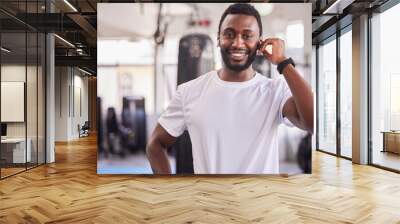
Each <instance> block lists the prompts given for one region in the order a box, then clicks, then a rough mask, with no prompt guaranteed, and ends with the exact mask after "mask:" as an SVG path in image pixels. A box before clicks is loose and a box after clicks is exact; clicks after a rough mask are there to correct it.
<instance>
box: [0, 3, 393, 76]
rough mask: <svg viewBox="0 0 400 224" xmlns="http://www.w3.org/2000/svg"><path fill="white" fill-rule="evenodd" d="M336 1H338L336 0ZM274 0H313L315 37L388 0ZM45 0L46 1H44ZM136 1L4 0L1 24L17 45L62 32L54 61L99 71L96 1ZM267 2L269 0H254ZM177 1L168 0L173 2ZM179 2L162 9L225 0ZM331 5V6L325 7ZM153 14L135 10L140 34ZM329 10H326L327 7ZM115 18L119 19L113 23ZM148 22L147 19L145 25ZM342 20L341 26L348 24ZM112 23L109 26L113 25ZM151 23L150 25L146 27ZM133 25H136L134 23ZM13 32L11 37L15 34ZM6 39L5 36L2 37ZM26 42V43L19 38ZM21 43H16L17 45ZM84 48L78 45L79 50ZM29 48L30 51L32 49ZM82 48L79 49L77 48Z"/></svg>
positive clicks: (205, 9)
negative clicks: (26, 34) (29, 36)
mask: <svg viewBox="0 0 400 224" xmlns="http://www.w3.org/2000/svg"><path fill="white" fill-rule="evenodd" d="M336 1H338V2H339V4H336V3H335V2H336ZM336 1H335V0H303V1H301V0H286V1H284V0H270V1H267V2H270V3H287V2H291V3H312V14H313V15H312V38H313V43H314V44H315V43H317V42H318V41H320V40H321V39H323V38H325V37H327V36H329V35H331V34H332V33H333V32H335V29H336V27H335V26H337V21H338V20H343V21H346V19H347V21H348V22H347V23H351V18H352V17H353V16H357V15H358V14H360V13H362V12H365V11H367V10H372V9H374V8H376V7H378V6H380V5H382V4H384V3H385V2H387V1H388V0H336ZM46 2H47V5H46ZM128 2H129V3H132V2H136V3H137V4H145V3H144V2H151V1H140V0H136V1H128V0H125V1H123V0H122V1H121V0H120V1H115V0H68V1H64V0H47V1H45V0H38V1H36V0H35V1H18V0H1V1H0V22H1V30H2V32H4V33H14V34H8V35H7V37H6V38H11V39H12V40H14V41H15V44H16V45H18V41H21V40H20V39H21V38H19V37H17V36H18V32H21V31H22V30H25V28H28V29H30V30H36V31H39V32H54V33H56V34H58V36H60V37H61V38H63V39H64V40H67V41H68V42H70V43H72V44H73V45H74V47H72V46H71V45H70V44H67V43H66V42H65V41H63V40H62V39H60V38H56V40H55V45H56V51H55V52H56V65H69V66H81V67H85V68H87V69H89V70H91V71H93V72H95V71H96V67H97V65H96V58H97V50H96V42H97V34H99V35H100V36H101V35H102V31H98V30H97V13H98V10H97V7H98V5H97V3H128ZM253 2H265V1H253ZM172 4H174V3H170V5H172ZM180 5H181V6H179V7H178V6H177V5H176V6H173V7H170V8H169V9H168V7H164V9H163V14H169V15H171V16H172V17H182V16H190V14H193V13H192V12H193V11H196V12H197V13H199V14H207V13H208V14H212V13H215V12H219V13H220V12H221V11H222V10H223V8H226V6H227V3H219V4H218V5H217V4H208V3H207V4H199V3H184V4H180ZM327 9H329V10H327ZM50 11H51V13H50ZM150 11H151V12H149V13H151V14H153V15H154V16H153V20H152V21H146V20H140V19H141V18H140V13H141V12H140V11H138V12H136V14H137V19H138V20H137V21H136V22H138V24H139V25H140V26H141V29H142V32H141V33H134V34H136V35H139V34H140V35H147V36H151V35H153V34H154V31H155V30H156V26H155V25H154V24H156V18H157V14H158V4H154V7H153V8H152V9H151V10H150ZM324 12H325V13H324ZM112 19H115V21H120V23H124V22H125V23H134V22H135V21H124V18H119V17H118V16H114V17H113V18H112ZM114 24H115V23H114ZM146 24H148V25H147V26H146ZM345 25H346V22H342V23H341V26H345ZM110 27H111V28H112V29H113V31H114V32H116V33H118V32H119V30H118V26H110ZM111 28H110V29H111ZM146 28H147V29H146ZM133 30H134V29H133ZM13 35H14V36H15V38H13V37H12V36H13ZM3 43H4V42H3ZM19 44H24V43H19ZM16 48H17V47H16ZM77 49H80V50H77ZM28 51H30V50H29V49H28ZM79 52H81V53H79Z"/></svg>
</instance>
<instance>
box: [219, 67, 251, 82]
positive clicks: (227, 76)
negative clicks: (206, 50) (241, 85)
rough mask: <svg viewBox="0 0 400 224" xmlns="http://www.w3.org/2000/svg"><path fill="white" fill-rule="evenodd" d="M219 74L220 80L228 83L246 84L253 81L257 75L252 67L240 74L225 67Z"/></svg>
mask: <svg viewBox="0 0 400 224" xmlns="http://www.w3.org/2000/svg"><path fill="white" fill-rule="evenodd" d="M217 72H218V76H219V78H220V79H222V80H224V81H227V82H244V81H247V80H250V79H252V78H253V77H254V75H255V71H254V69H253V68H252V66H250V67H249V68H247V69H245V70H243V71H240V72H238V71H233V70H230V69H229V68H226V67H223V68H222V69H220V70H218V71H217Z"/></svg>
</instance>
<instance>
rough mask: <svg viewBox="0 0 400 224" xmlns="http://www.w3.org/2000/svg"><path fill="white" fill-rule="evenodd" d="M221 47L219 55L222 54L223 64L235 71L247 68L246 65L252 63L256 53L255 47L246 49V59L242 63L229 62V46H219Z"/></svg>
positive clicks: (248, 65)
mask: <svg viewBox="0 0 400 224" xmlns="http://www.w3.org/2000/svg"><path fill="white" fill-rule="evenodd" d="M220 49H221V56H222V61H223V62H224V65H225V66H226V67H227V68H228V69H230V70H232V71H236V72H240V71H243V70H245V69H247V68H248V67H250V65H251V64H253V61H254V59H255V58H256V53H257V48H254V49H250V50H247V60H246V61H245V62H244V63H240V64H233V63H231V62H230V58H229V55H230V53H229V50H230V49H229V48H222V47H221V48H220Z"/></svg>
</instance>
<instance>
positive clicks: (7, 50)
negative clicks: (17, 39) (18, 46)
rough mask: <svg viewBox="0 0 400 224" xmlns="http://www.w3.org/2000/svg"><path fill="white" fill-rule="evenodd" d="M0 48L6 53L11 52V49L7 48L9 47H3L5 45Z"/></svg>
mask: <svg viewBox="0 0 400 224" xmlns="http://www.w3.org/2000/svg"><path fill="white" fill-rule="evenodd" d="M1 50H2V51H4V52H6V53H10V52H11V50H9V49H7V48H5V47H1Z"/></svg>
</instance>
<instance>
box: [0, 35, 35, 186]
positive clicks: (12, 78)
mask: <svg viewBox="0 0 400 224" xmlns="http://www.w3.org/2000/svg"><path fill="white" fill-rule="evenodd" d="M25 41H26V33H25V32H18V33H17V32H7V33H5V32H2V33H1V47H2V50H1V79H0V80H1V87H0V89H1V106H0V109H1V124H2V134H1V135H2V137H1V146H0V147H1V148H0V150H1V153H0V154H1V177H2V178H3V177H6V176H10V175H12V174H15V173H18V172H21V171H24V170H25V163H26V161H27V159H28V162H29V161H30V158H31V157H30V155H31V154H30V153H31V151H30V148H29V146H30V142H29V141H28V142H27V141H26V118H25V109H26V107H25V91H26V69H27V67H26V42H25ZM4 49H5V50H4ZM27 146H28V148H27Z"/></svg>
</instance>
